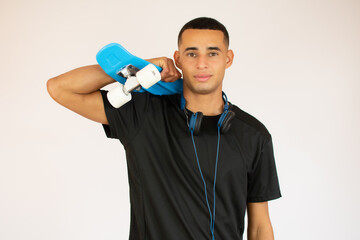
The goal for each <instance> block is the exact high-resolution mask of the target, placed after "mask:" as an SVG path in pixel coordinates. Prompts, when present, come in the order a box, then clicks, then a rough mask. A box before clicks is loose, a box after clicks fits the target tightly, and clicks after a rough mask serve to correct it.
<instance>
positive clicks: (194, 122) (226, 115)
mask: <svg viewBox="0 0 360 240" xmlns="http://www.w3.org/2000/svg"><path fill="white" fill-rule="evenodd" d="M222 98H223V100H224V111H223V112H222V114H221V116H220V118H219V121H218V123H217V129H218V141H217V151H216V163H215V174H214V184H213V195H214V198H213V199H214V205H213V211H212V213H211V208H210V205H209V201H208V197H207V190H206V182H205V179H204V176H203V174H202V171H201V166H200V162H199V157H198V154H197V151H196V146H195V140H194V135H197V134H199V132H200V127H201V122H202V119H203V114H202V113H201V112H197V113H194V114H192V115H191V118H190V121H189V118H188V111H187V110H186V107H185V105H186V101H185V98H184V95H183V94H181V102H180V104H181V106H180V107H181V109H182V110H183V111H184V113H185V115H186V120H187V124H188V126H189V130H190V133H191V139H192V142H193V146H194V150H195V156H196V161H197V164H198V168H199V172H200V175H201V179H202V181H203V184H204V191H205V200H206V205H207V208H208V210H209V215H210V233H211V239H212V240H215V185H216V173H217V165H218V159H219V148H220V133H225V132H227V131H228V130H229V129H230V126H231V121H232V120H233V119H234V117H235V113H234V112H233V111H231V110H230V108H231V104H229V103H228V100H227V97H226V95H225V93H224V92H223V93H222Z"/></svg>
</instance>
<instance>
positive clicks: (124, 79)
mask: <svg viewBox="0 0 360 240" xmlns="http://www.w3.org/2000/svg"><path fill="white" fill-rule="evenodd" d="M96 60H97V62H98V63H99V65H100V66H101V68H102V69H103V70H104V71H105V72H106V73H107V74H108V75H109V76H111V77H112V78H113V79H115V80H116V81H118V82H119V83H120V86H118V87H117V88H115V89H113V90H111V91H109V92H108V99H109V101H110V103H111V104H112V105H113V106H114V107H120V106H122V105H124V104H125V103H126V102H128V101H130V100H131V92H133V91H135V92H144V91H147V92H149V93H151V94H154V95H172V94H177V93H181V92H182V88H183V83H182V79H179V80H177V81H175V82H170V83H167V82H162V81H160V78H161V76H160V72H161V71H162V69H161V67H159V66H156V65H154V64H151V63H149V62H147V61H146V60H144V59H141V58H139V57H136V56H134V55H132V54H131V53H129V52H128V51H127V50H126V49H125V48H123V47H122V46H121V45H120V44H118V43H111V44H108V45H106V46H105V47H103V48H102V49H101V50H100V51H99V52H98V53H97V54H96Z"/></svg>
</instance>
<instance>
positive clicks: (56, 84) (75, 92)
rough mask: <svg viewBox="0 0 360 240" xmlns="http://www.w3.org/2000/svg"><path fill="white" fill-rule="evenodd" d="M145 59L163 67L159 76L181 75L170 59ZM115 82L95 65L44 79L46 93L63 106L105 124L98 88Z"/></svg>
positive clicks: (168, 80) (168, 77)
mask: <svg viewBox="0 0 360 240" xmlns="http://www.w3.org/2000/svg"><path fill="white" fill-rule="evenodd" d="M148 61H149V62H151V63H153V64H156V65H158V66H160V67H162V68H163V71H162V72H161V79H162V81H165V82H172V81H175V80H177V79H179V78H180V77H181V74H180V72H179V71H178V70H177V69H176V67H175V64H174V62H173V60H172V59H170V58H166V57H161V58H154V59H149V60H148ZM113 82H115V80H114V79H112V78H111V77H110V76H109V75H107V74H106V73H105V72H104V71H103V70H102V68H101V67H100V66H99V65H91V66H85V67H81V68H77V69H74V70H72V71H69V72H67V73H64V74H61V75H59V76H57V77H54V78H51V79H49V80H48V81H47V90H48V92H49V94H50V96H51V97H52V98H53V99H54V100H55V101H56V102H58V103H59V104H61V105H63V106H64V107H66V108H68V109H70V110H72V111H74V112H76V113H78V114H80V115H81V116H84V117H86V118H88V119H90V120H93V121H95V122H99V123H103V124H108V121H107V118H106V114H105V109H104V103H103V100H102V96H101V93H100V91H99V90H100V88H102V87H104V86H106V85H108V84H110V83H113Z"/></svg>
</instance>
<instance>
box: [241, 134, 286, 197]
mask: <svg viewBox="0 0 360 240" xmlns="http://www.w3.org/2000/svg"><path fill="white" fill-rule="evenodd" d="M280 197H281V192H280V186H279V180H278V176H277V171H276V165H275V159H274V152H273V144H272V140H271V137H270V139H268V140H265V141H264V144H263V146H262V148H261V150H260V151H259V153H258V154H257V155H256V157H255V159H254V162H253V164H252V167H251V170H250V171H249V173H248V197H247V201H248V202H265V201H269V200H273V199H277V198H280Z"/></svg>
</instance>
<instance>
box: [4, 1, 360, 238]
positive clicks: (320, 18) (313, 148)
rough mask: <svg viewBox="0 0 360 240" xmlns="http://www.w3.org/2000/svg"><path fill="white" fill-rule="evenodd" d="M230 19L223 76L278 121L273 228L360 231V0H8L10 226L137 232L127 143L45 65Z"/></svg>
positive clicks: (265, 118) (60, 234)
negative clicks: (73, 100)
mask: <svg viewBox="0 0 360 240" xmlns="http://www.w3.org/2000/svg"><path fill="white" fill-rule="evenodd" d="M204 15H205V16H211V17H215V18H217V19H218V20H220V21H221V22H223V23H224V24H225V25H226V26H227V28H228V30H229V32H230V38H231V39H230V41H231V43H230V45H231V47H232V49H233V50H234V52H235V61H234V65H233V66H232V67H231V68H230V69H229V70H228V72H227V74H226V79H225V82H224V90H225V91H226V92H227V95H228V97H229V100H230V101H231V102H233V103H235V104H237V105H238V106H239V107H241V108H242V109H243V110H245V111H247V112H249V113H251V114H252V115H254V116H255V117H257V118H258V119H259V120H260V121H262V122H263V123H264V124H265V125H266V126H267V128H268V129H269V131H270V132H271V133H272V136H273V139H274V145H275V154H276V159H277V167H278V172H279V178H280V183H281V189H282V193H283V198H282V199H280V200H276V201H274V202H271V204H270V211H271V218H272V222H273V226H274V230H275V235H276V239H280V240H288V239H292V240H297V239H301V240H303V239H329V240H330V239H334V240H335V239H360V234H359V231H358V216H359V214H360V209H359V202H360V191H359V187H358V186H357V185H358V183H359V181H360V177H359V168H360V163H359V161H360V154H359V147H360V126H359V122H360V96H359V90H360V2H359V1H356V0H352V1H351V0H328V1H325V0H322V1H317V0H315V1H314V0H311V1H301V0H294V1H280V0H275V1H267V0H258V1H243V0H237V1H229V0H223V1H214V2H212V1H209V0H199V1H178V2H177V3H174V2H172V1H165V0H159V1H153V2H150V1H143V0H141V1H137V2H131V1H109V0H104V1H70V0H64V1H40V0H34V1H25V0H17V1H10V0H8V1H1V2H0V32H1V38H0V43H1V44H0V66H1V71H0V81H1V89H2V91H1V94H0V109H1V120H0V121H1V124H0V131H1V135H0V239H4V240H20V239H26V240H28V239H34V240H48V239H52V240H64V239H66V240H72V239H74V240H75V239H76V240H79V239H86V240H88V239H89V240H90V239H94V240H95V239H96V240H99V239H107V240H110V239H127V237H128V231H129V200H128V186H127V171H126V163H125V158H124V152H123V148H122V146H121V145H120V143H119V142H118V141H115V140H108V139H106V137H105V134H104V133H103V130H102V127H101V125H99V124H96V123H93V122H90V121H89V120H87V119H84V118H82V117H80V116H78V115H76V114H74V113H72V112H70V111H69V110H67V109H65V108H63V107H61V106H60V105H57V104H56V103H55V102H54V101H52V99H51V98H50V97H49V96H48V94H47V92H46V81H47V79H49V78H51V77H53V76H56V75H59V74H61V73H63V72H65V71H68V70H71V69H73V68H76V67H80V66H83V65H87V64H94V63H96V61H95V54H96V53H97V51H98V50H99V49H100V48H101V47H102V46H104V45H106V44H107V43H110V42H119V43H121V44H122V45H123V46H125V47H126V48H127V49H128V50H129V51H130V52H132V53H134V54H136V55H138V56H141V57H144V58H149V57H155V56H164V55H165V56H169V57H170V56H172V54H173V51H174V50H175V48H176V37H177V33H178V31H179V29H180V28H181V26H182V25H183V24H184V23H185V22H187V21H188V20H190V19H192V18H195V17H198V16H204Z"/></svg>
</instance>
